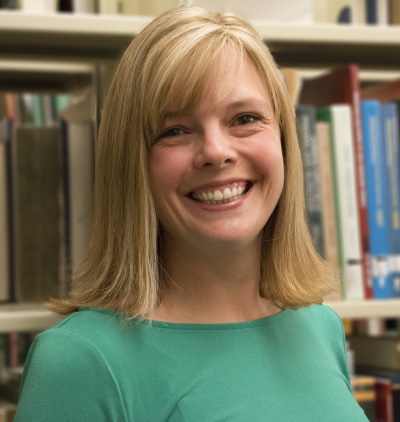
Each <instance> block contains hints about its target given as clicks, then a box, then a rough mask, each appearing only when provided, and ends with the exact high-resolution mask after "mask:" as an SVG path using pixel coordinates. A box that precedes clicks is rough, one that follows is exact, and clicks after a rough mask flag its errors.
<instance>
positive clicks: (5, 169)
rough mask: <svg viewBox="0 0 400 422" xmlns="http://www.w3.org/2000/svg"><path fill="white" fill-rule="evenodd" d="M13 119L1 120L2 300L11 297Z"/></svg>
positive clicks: (0, 247)
mask: <svg viewBox="0 0 400 422" xmlns="http://www.w3.org/2000/svg"><path fill="white" fill-rule="evenodd" d="M10 129H11V121H10V120H9V119H3V120H1V121H0V302H7V301H9V300H10V299H11V292H10V285H11V265H12V262H11V251H10V236H11V232H10V230H9V225H10V212H11V210H10V202H9V201H10V192H9V189H10V180H9V170H10V169H9V165H10V148H11V130H10Z"/></svg>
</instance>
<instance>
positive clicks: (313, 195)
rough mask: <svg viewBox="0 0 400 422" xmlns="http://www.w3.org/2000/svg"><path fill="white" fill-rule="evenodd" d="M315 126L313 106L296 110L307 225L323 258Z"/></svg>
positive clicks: (303, 106)
mask: <svg viewBox="0 0 400 422" xmlns="http://www.w3.org/2000/svg"><path fill="white" fill-rule="evenodd" d="M315 125H316V108H315V106H307V105H302V106H299V107H297V108H296V128H297V137H298V140H299V145H300V151H301V158H302V162H303V174H304V196H305V205H306V216H307V223H308V228H309V230H310V233H311V238H312V240H313V244H314V247H315V249H316V250H317V252H318V253H319V254H320V255H321V256H322V257H325V249H324V233H323V226H322V207H321V185H320V174H319V165H318V145H317V142H316V132H315V130H316V129H315Z"/></svg>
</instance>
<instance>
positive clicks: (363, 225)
mask: <svg viewBox="0 0 400 422" xmlns="http://www.w3.org/2000/svg"><path fill="white" fill-rule="evenodd" d="M399 110H400V80H399V81H394V82H391V83H390V84H382V85H379V86H376V87H374V88H370V89H367V90H363V91H361V90H360V84H359V79H358V66H357V65H355V64H354V65H348V66H345V67H342V68H339V69H335V70H332V71H331V72H329V73H328V74H325V75H323V76H320V77H318V78H315V79H311V80H307V81H305V82H304V84H303V87H302V89H301V93H300V98H299V104H298V105H297V128H298V137H299V142H300V147H301V153H302V159H303V166H304V176H305V177H304V178H305V196H306V211H307V218H308V221H309V226H310V231H311V234H312V236H313V240H314V244H315V246H316V248H317V250H318V251H319V253H320V254H321V256H323V257H324V258H325V259H326V260H327V262H328V263H329V264H330V265H331V266H332V267H333V268H334V269H336V270H337V271H338V272H339V273H340V275H341V280H342V293H341V298H342V299H373V298H375V299H389V298H393V297H400V165H399V160H400V155H399V127H400V126H399Z"/></svg>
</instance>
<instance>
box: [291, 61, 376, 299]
mask: <svg viewBox="0 0 400 422" xmlns="http://www.w3.org/2000/svg"><path fill="white" fill-rule="evenodd" d="M358 73H359V68H358V66H357V65H356V64H350V65H348V66H344V67H341V68H338V69H335V70H333V71H331V72H329V73H327V74H325V75H322V76H320V77H318V78H315V79H310V80H307V81H305V82H304V84H303V89H302V91H301V95H300V100H299V102H300V104H314V105H315V106H317V107H328V106H330V105H331V104H349V105H350V107H351V115H352V124H353V128H352V131H353V142H354V147H353V150H354V166H355V171H356V173H355V181H356V186H357V189H356V195H357V197H356V206H357V213H358V224H359V234H360V242H359V243H360V245H361V253H362V275H363V284H364V297H365V298H366V299H370V298H372V297H373V292H372V281H371V276H370V265H369V262H370V257H369V233H368V215H367V200H366V192H365V172H364V155H363V145H362V130H361V117H360V83H359V76H358Z"/></svg>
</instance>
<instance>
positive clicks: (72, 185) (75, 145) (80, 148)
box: [67, 122, 94, 268]
mask: <svg viewBox="0 0 400 422" xmlns="http://www.w3.org/2000/svg"><path fill="white" fill-rule="evenodd" d="M67 142H68V147H67V148H68V163H69V168H68V179H69V212H70V236H71V238H70V239H71V245H70V247H71V266H72V268H74V267H75V266H76V264H77V263H79V261H80V260H81V259H82V258H83V255H84V254H85V252H86V250H87V247H88V245H89V240H90V234H91V230H92V220H93V176H94V136H93V125H92V123H91V122H86V123H84V122H81V123H73V122H70V123H68V141H67Z"/></svg>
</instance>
